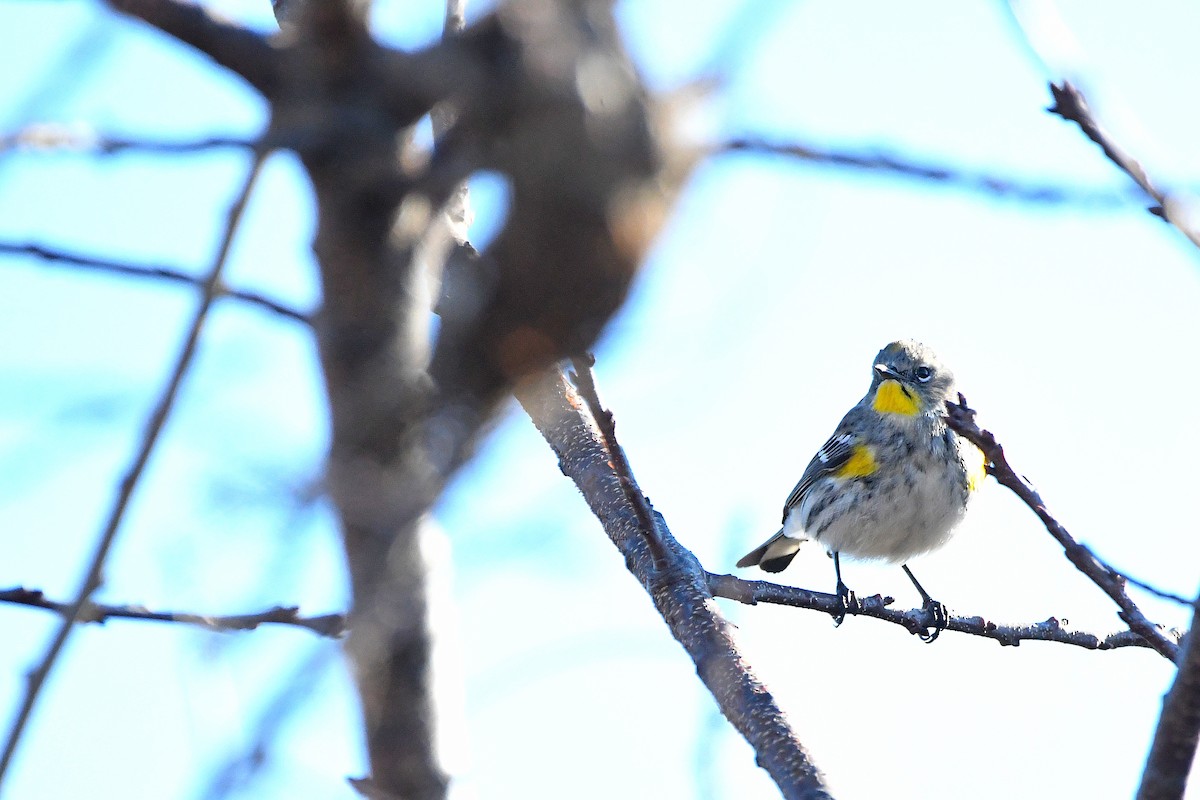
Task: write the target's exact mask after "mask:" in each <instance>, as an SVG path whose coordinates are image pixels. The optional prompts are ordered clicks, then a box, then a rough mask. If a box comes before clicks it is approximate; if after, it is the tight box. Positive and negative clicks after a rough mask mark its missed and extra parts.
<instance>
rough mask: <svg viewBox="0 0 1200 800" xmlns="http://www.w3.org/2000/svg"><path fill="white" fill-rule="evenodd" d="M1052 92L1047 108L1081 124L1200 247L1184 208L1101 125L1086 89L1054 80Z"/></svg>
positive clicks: (1198, 233)
mask: <svg viewBox="0 0 1200 800" xmlns="http://www.w3.org/2000/svg"><path fill="white" fill-rule="evenodd" d="M1050 93H1051V95H1053V97H1054V105H1052V106H1050V108H1048V109H1047V111H1049V112H1050V113H1051V114H1057V115H1058V116H1060V117H1062V118H1063V119H1065V120H1067V121H1069V122H1074V123H1075V124H1076V125H1078V126H1079V129H1080V130H1081V131H1083V133H1084V135H1086V136H1087V137H1088V138H1089V139H1091V140H1092V141H1093V142H1095V143H1096V144H1098V145H1100V149H1101V150H1103V151H1104V155H1106V156H1107V157H1108V160H1109V161H1111V162H1113V163H1114V164H1116V165H1117V166H1118V167H1119V168H1120V169H1121V171H1122V172H1124V173H1125V174H1126V175H1128V176H1129V177H1130V178H1132V179H1133V182H1134V183H1136V184H1137V185H1138V186H1139V187H1140V188H1141V190H1142V191H1143V192H1145V193H1146V194H1147V196H1149V197H1150V198H1151V199H1153V200H1154V202H1156V203H1157V204H1158V205H1157V206H1155V207H1153V208H1151V209H1150V211H1151V213H1153V214H1155V215H1156V216H1159V217H1162V218H1163V219H1165V220H1166V221H1167V222H1169V223H1171V224H1172V225H1174V226H1175V228H1176V229H1177V230H1178V231H1179V232H1180V233H1182V234H1183V235H1184V236H1186V237H1187V238H1188V239H1189V240H1190V241H1191V243H1192V244H1194V245H1196V246H1197V247H1200V231H1198V230H1196V229H1195V228H1194V227H1192V226H1191V225H1189V224H1188V223H1187V221H1186V219H1185V218H1184V214H1183V209H1181V208H1180V207H1179V204H1178V203H1177V202H1176V201H1175V200H1174V199H1173V198H1171V197H1170V196H1169V195H1168V194H1167V193H1165V192H1163V191H1162V190H1161V189H1159V188H1158V187H1157V186H1156V185H1155V184H1154V182H1153V181H1152V180H1151V179H1150V176H1149V174H1147V172H1146V170H1145V168H1144V167H1143V166H1142V165H1141V162H1139V161H1138V160H1137V159H1136V158H1134V157H1133V156H1132V155H1130V154H1129V152H1128V151H1127V150H1125V149H1124V148H1123V147H1121V146H1120V145H1119V144H1118V143H1117V141H1116V140H1115V139H1113V137H1112V134H1110V133H1109V132H1108V131H1107V130H1105V129H1104V128H1103V127H1102V126H1101V125H1100V122H1099V121H1098V120H1097V119H1096V117H1095V115H1093V114H1092V109H1091V107H1090V106H1088V103H1087V99H1086V98H1085V97H1084V96H1083V92H1081V91H1079V89H1078V87H1076V86H1073V85H1072V84H1071V83H1070V82H1069V81H1063V82H1062V83H1061V84H1055V83H1051V84H1050Z"/></svg>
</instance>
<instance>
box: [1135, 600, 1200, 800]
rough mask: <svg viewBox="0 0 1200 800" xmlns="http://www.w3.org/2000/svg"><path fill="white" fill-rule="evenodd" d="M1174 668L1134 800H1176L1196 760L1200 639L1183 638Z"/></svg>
mask: <svg viewBox="0 0 1200 800" xmlns="http://www.w3.org/2000/svg"><path fill="white" fill-rule="evenodd" d="M1197 630H1200V599H1197V603H1196V611H1195V613H1194V614H1193V615H1192V634H1195V632H1196V631H1197ZM1178 665H1179V671H1178V672H1177V673H1176V674H1175V682H1174V683H1172V684H1171V689H1170V691H1168V692H1167V696H1166V697H1165V698H1163V710H1162V714H1161V715H1160V716H1159V718H1158V726H1157V728H1156V729H1155V731H1154V742H1153V744H1151V745H1150V754H1149V755H1148V756H1147V757H1146V768H1145V770H1143V772H1142V785H1141V786H1140V787H1139V788H1138V793H1137V800H1180V799H1181V798H1182V797H1183V793H1184V790H1185V789H1186V788H1187V779H1188V774H1189V773H1190V772H1191V769H1192V763H1193V762H1194V761H1195V760H1196V744H1197V741H1200V636H1195V635H1189V636H1188V637H1187V640H1186V642H1185V644H1184V648H1183V654H1182V655H1181V657H1180V659H1179V662H1178Z"/></svg>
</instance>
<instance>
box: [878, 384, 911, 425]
mask: <svg viewBox="0 0 1200 800" xmlns="http://www.w3.org/2000/svg"><path fill="white" fill-rule="evenodd" d="M872 408H874V409H875V410H876V411H878V412H879V413H880V414H903V415H904V416H906V417H911V416H915V415H916V414H917V413H918V412H919V411H920V407H919V403H918V401H917V393H916V392H914V391H912V390H910V389H906V388H904V385H903V384H901V383H900V381H884V382H883V383H881V384H879V388H878V389H877V390H876V391H875V402H874V403H873V404H872Z"/></svg>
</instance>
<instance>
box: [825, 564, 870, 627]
mask: <svg viewBox="0 0 1200 800" xmlns="http://www.w3.org/2000/svg"><path fill="white" fill-rule="evenodd" d="M830 555H831V556H833V571H834V573H835V574H836V575H837V596H838V605H840V606H841V609H840V610H839V611H838V613H836V614H834V615H833V624H834V625H835V626H837V625H841V624H842V621H843V620H844V619H846V612H847V611H861V610H862V604H861V603H859V602H858V598H857V597H856V596H855V594H854V592H852V591H850V587H848V586H846V584H844V583H842V562H841V561H840V560H839V559H838V554H837V553H836V552H833V553H830Z"/></svg>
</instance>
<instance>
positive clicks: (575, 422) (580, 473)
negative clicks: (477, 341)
mask: <svg viewBox="0 0 1200 800" xmlns="http://www.w3.org/2000/svg"><path fill="white" fill-rule="evenodd" d="M517 398H518V399H519V400H520V401H521V403H522V405H523V406H524V407H525V410H526V411H527V412H528V413H529V416H530V417H531V418H532V419H533V421H534V424H536V425H537V427H538V430H539V431H541V433H542V436H543V437H545V439H546V441H547V442H548V443H549V444H550V446H551V447H552V448H553V449H554V452H555V453H556V454H557V455H558V463H559V467H561V469H562V471H563V474H565V475H566V476H567V477H569V478H570V479H571V480H573V481H574V482H575V484H576V486H578V487H579V490H580V492H582V493H583V496H584V499H585V500H587V503H588V505H589V506H590V507H591V509H592V512H593V513H594V514H595V515H596V517H597V518H598V519H599V520H600V522H601V523H602V524H603V525H604V530H605V532H606V533H607V534H608V536H609V538H610V539H611V540H612V542H613V544H614V545H616V546H617V549H618V550H620V551H621V554H622V555H623V556H624V557H625V565H626V566H627V567H628V568H629V570H630V572H632V573H633V574H634V575H635V576H636V577H637V579H638V580H639V581H641V583H642V586H643V587H645V589H646V591H647V592H648V593H649V594H650V597H651V599H652V600H653V601H654V606H655V608H657V609H658V612H659V614H661V615H662V617H663V620H664V621H666V623H667V626H668V627H669V628H670V629H671V634H672V635H673V636H674V637H675V638H676V640H678V641H679V643H680V644H681V645H683V648H684V649H685V650H686V651H687V653H688V655H689V656H690V657H691V659H692V661H693V662H695V664H696V673H697V674H698V675H699V676H700V680H702V681H703V682H704V685H705V686H706V687H708V690H709V691H710V692H712V695H713V698H714V699H715V700H716V701H717V705H718V706H719V707H720V709H721V712H722V713H723V714H724V715H725V717H726V718H727V719H728V720H729V721H730V723H732V724H733V726H734V727H735V728H736V729H737V730H738V732H739V733H741V734H742V736H744V737H745V738H746V741H748V742H749V743H750V746H751V747H753V748H754V752H755V756H756V759H757V761H758V764H759V766H761V767H762V768H763V769H765V770H766V771H767V772H768V773H769V774H770V776H771V778H772V779H773V780H774V781H775V783H776V784H777V785H778V786H779V789H780V791H781V792H782V793H783V796H784V797H786V798H789V800H800V799H801V798H802V799H803V800H820V799H822V798H829V797H830V796H831V795H830V794H829V792H828V790H827V789H826V787H825V779H824V776H823V775H822V774H821V772H820V770H819V769H817V767H816V766H815V765H814V764H813V762H812V759H811V757H810V756H809V754H808V752H807V750H806V749H805V748H804V745H803V744H802V743H801V742H800V740H799V739H798V738H797V736H796V734H795V732H794V731H793V730H792V729H791V726H790V725H789V724H788V721H787V718H786V716H785V715H784V713H783V711H782V710H780V708H779V706H778V705H776V703H775V699H774V698H773V697H772V696H771V693H770V692H769V691H768V690H767V688H766V687H765V686H763V684H762V683H761V682H760V681H759V680H758V678H757V677H756V676H755V674H754V670H753V669H752V668H751V666H750V665H749V664H748V663H746V661H745V660H744V659H743V658H742V655H741V653H740V652H739V650H738V646H737V642H736V641H735V637H734V630H733V627H732V626H731V625H730V624H729V623H728V622H727V621H726V620H725V618H724V617H723V616H722V615H721V612H720V609H719V608H717V604H716V601H715V600H714V599H713V596H712V594H711V593H710V592H709V590H708V582H707V573H706V572H705V571H704V568H703V567H701V566H700V563H699V562H698V561H697V560H696V557H695V556H694V555H692V553H691V552H690V551H688V550H687V549H686V548H684V547H683V546H682V545H680V544H679V543H678V542H677V541H675V539H674V538H673V537H672V536H671V533H670V531H669V530H667V526H666V523H665V522H664V521H663V519H662V517H661V515H659V514H657V513H654V514H653V518H654V520H655V522H656V530H654V531H647V530H645V529H644V527H643V525H642V523H641V522H640V519H641V517H640V515H639V514H638V512H637V510H636V509H634V508H633V507H632V505H631V502H630V499H629V493H628V492H627V491H626V489H625V487H624V486H622V480H623V478H624V480H628V481H631V480H632V476H631V475H630V476H619V475H617V474H616V472H615V471H614V469H613V467H612V461H613V459H612V457H611V455H610V453H609V452H608V451H607V449H606V448H605V444H604V439H603V436H602V435H601V434H600V432H599V431H598V430H597V428H596V426H595V425H594V424H593V422H592V419H591V417H590V416H588V414H587V412H586V410H585V408H584V403H583V401H582V400H581V399H580V398H579V396H578V394H576V392H575V390H574V388H573V387H572V386H571V385H570V384H569V383H568V382H567V380H566V379H565V377H564V376H563V375H562V374H561V373H560V372H559V371H557V370H554V371H552V372H549V373H546V374H544V375H542V376H539V377H538V378H537V379H536V380H531V381H528V382H526V383H524V384H523V385H522V386H521V387H519V388H518V390H517ZM634 488H635V489H636V484H634ZM647 502H648V501H647ZM650 537H657V538H658V539H659V541H660V542H661V544H662V545H663V550H664V552H665V553H666V564H665V565H664V568H663V569H656V567H655V563H654V557H653V554H652V553H651V547H650V546H649V544H648V541H649V538H650Z"/></svg>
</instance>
